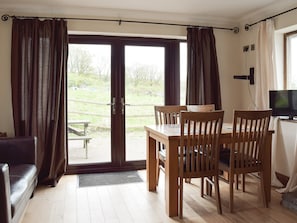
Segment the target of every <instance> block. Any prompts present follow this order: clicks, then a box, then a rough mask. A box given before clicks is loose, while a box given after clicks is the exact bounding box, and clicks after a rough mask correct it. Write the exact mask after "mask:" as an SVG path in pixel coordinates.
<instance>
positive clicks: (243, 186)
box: [241, 173, 245, 192]
mask: <svg viewBox="0 0 297 223" xmlns="http://www.w3.org/2000/svg"><path fill="white" fill-rule="evenodd" d="M241 185H242V192H245V174H244V173H243V174H242V176H241Z"/></svg>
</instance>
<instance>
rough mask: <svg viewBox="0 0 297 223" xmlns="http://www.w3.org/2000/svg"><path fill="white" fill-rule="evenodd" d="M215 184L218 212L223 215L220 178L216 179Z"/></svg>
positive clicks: (216, 177)
mask: <svg viewBox="0 0 297 223" xmlns="http://www.w3.org/2000/svg"><path fill="white" fill-rule="evenodd" d="M214 184H215V193H216V201H217V210H218V213H219V214H222V204H221V196H220V187H219V176H215V177H214Z"/></svg>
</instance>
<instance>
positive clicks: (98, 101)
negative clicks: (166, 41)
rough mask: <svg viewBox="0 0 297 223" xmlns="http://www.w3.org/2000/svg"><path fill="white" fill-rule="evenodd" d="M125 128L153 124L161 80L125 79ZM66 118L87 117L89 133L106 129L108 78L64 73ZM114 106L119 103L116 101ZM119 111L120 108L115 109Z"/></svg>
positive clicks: (160, 99)
mask: <svg viewBox="0 0 297 223" xmlns="http://www.w3.org/2000/svg"><path fill="white" fill-rule="evenodd" d="M126 82H127V83H126V85H125V88H126V90H125V93H126V95H125V99H126V104H128V105H127V106H126V107H125V114H126V119H125V121H126V128H127V129H128V130H129V132H134V133H135V134H137V132H140V131H141V132H143V126H144V125H148V124H153V123H154V122H155V121H154V108H153V105H155V104H163V100H164V96H163V86H164V84H163V82H162V81H159V82H157V81H155V82H154V81H149V80H147V81H145V80H142V81H139V80H133V79H130V80H128V79H126ZM67 93H68V120H88V121H90V122H91V124H90V128H89V130H90V132H97V131H99V130H100V131H104V130H106V131H110V121H111V120H110V117H111V106H110V102H111V87H110V81H109V78H106V76H99V75H94V74H88V75H85V74H84V75H79V74H71V73H70V74H69V75H68V92H67ZM117 106H121V103H120V102H118V103H117ZM119 110H121V108H120V109H119Z"/></svg>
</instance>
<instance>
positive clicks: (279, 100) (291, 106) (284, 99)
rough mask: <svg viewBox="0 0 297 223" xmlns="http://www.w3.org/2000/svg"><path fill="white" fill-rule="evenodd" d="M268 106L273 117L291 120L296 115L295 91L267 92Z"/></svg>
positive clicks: (296, 95)
mask: <svg viewBox="0 0 297 223" xmlns="http://www.w3.org/2000/svg"><path fill="white" fill-rule="evenodd" d="M269 106H270V108H271V109H272V115H273V116H288V117H289V119H293V117H294V116H296V115H297V90H278V91H269Z"/></svg>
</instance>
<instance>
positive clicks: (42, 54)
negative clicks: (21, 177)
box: [11, 18, 68, 185]
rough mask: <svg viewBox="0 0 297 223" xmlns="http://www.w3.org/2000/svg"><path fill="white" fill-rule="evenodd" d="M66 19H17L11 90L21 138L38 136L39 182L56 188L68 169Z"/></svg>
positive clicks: (16, 129)
mask: <svg viewBox="0 0 297 223" xmlns="http://www.w3.org/2000/svg"><path fill="white" fill-rule="evenodd" d="M67 57H68V34H67V23H66V21H64V20H62V19H61V20H56V19H53V20H44V21H40V20H38V19H17V18H15V19H13V25H12V53H11V86H12V105H13V117H14V128H15V135H16V136H37V142H38V144H37V168H38V171H39V182H40V183H44V184H49V185H56V183H57V182H58V180H59V178H60V177H61V176H62V175H63V174H64V172H65V169H66V139H65V132H66V123H65V122H66V121H65V120H66V117H65V110H66V105H65V103H66V102H65V85H66V81H65V80H66V72H67Z"/></svg>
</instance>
